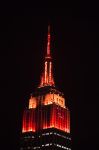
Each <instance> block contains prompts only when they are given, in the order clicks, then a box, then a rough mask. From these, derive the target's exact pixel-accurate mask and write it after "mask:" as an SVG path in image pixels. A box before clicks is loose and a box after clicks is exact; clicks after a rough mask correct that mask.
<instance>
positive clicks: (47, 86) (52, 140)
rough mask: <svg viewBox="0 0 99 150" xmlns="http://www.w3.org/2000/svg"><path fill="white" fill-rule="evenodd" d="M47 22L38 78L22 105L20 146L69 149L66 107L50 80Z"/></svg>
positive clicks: (40, 149) (36, 149)
mask: <svg viewBox="0 0 99 150" xmlns="http://www.w3.org/2000/svg"><path fill="white" fill-rule="evenodd" d="M50 38H51V36H50V26H48V36H47V52H46V55H45V59H44V66H43V72H42V75H41V81H40V84H39V86H38V87H37V89H36V90H35V92H34V93H32V94H31V95H30V99H29V105H28V108H25V109H24V112H23V121H22V135H21V145H20V150H64V149H67V150H71V137H70V111H69V109H68V106H67V105H66V104H65V101H66V100H65V98H64V94H63V93H62V92H60V91H59V90H58V89H57V88H56V86H55V82H54V78H53V65H52V57H51V51H50Z"/></svg>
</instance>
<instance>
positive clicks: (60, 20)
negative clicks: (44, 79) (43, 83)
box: [0, 1, 99, 150]
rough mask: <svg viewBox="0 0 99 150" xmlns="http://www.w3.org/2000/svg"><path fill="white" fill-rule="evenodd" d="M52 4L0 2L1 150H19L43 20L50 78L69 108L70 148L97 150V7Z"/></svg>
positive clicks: (41, 47) (42, 44)
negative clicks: (51, 66)
mask: <svg viewBox="0 0 99 150" xmlns="http://www.w3.org/2000/svg"><path fill="white" fill-rule="evenodd" d="M55 5H56V4H51V3H50V4H49V7H48V4H43V3H42V4H39V5H38V4H36V6H35V5H34V3H33V2H32V3H28V2H27V3H25V2H23V3H21V2H19V3H18V2H17V3H12V2H11V3H10V2H9V3H6V4H3V5H1V11H0V36H1V41H0V42H1V44H0V56H1V59H0V65H1V67H0V75H1V78H0V85H1V94H0V95H1V96H0V97H1V100H0V102H1V108H0V114H1V133H0V136H1V138H2V142H0V143H1V144H2V149H10V150H18V149H19V137H20V133H21V119H22V111H23V109H24V108H25V106H26V105H27V104H28V98H29V95H30V93H31V92H33V91H34V89H35V88H36V87H37V86H38V84H39V80H40V73H41V69H42V64H43V57H44V52H45V50H46V38H47V26H48V23H50V25H51V49H52V56H53V63H54V78H55V81H56V85H57V87H58V88H59V89H60V90H61V91H63V92H64V94H65V97H66V99H67V100H68V104H69V108H70V110H71V135H72V144H73V149H76V150H83V149H84V150H88V149H94V150H96V149H97V143H98V137H97V136H98V134H99V126H98V118H99V117H98V97H97V95H98V91H99V86H98V85H99V84H98V68H99V67H98V59H99V58H98V50H99V49H98V48H99V42H98V38H97V37H98V35H99V34H98V33H99V32H98V28H99V21H98V20H99V16H98V8H97V5H96V4H93V3H92V2H91V1H90V3H89V2H88V3H87V2H86V3H79V4H78V3H76V2H72V3H71V4H68V3H67V4H64V6H63V4H62V3H61V4H58V6H57V5H56V6H55ZM0 149H1V148H0Z"/></svg>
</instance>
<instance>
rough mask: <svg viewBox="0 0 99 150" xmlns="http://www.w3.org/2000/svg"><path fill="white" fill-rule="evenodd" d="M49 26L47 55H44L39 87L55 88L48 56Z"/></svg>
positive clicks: (49, 55) (49, 56)
mask: <svg viewBox="0 0 99 150" xmlns="http://www.w3.org/2000/svg"><path fill="white" fill-rule="evenodd" d="M50 39H51V35H50V25H48V35H47V53H46V55H45V61H44V69H43V73H42V76H41V82H40V87H42V86H55V83H54V79H53V66H52V58H51V54H50Z"/></svg>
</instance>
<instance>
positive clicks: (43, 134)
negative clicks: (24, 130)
mask: <svg viewBox="0 0 99 150" xmlns="http://www.w3.org/2000/svg"><path fill="white" fill-rule="evenodd" d="M51 134H54V135H58V136H60V137H62V138H65V139H69V140H71V138H70V137H67V136H64V135H61V134H59V133H56V132H54V133H53V132H50V133H48V132H47V133H42V136H45V135H51ZM39 137H41V136H40V135H39ZM24 138H27V139H28V138H35V137H34V136H25V137H24Z"/></svg>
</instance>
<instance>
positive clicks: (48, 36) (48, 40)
mask: <svg viewBox="0 0 99 150" xmlns="http://www.w3.org/2000/svg"><path fill="white" fill-rule="evenodd" d="M50 41H51V36H50V25H48V35H47V56H48V57H50Z"/></svg>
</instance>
